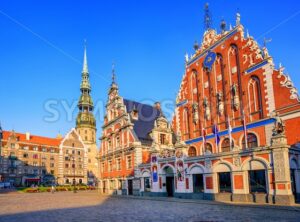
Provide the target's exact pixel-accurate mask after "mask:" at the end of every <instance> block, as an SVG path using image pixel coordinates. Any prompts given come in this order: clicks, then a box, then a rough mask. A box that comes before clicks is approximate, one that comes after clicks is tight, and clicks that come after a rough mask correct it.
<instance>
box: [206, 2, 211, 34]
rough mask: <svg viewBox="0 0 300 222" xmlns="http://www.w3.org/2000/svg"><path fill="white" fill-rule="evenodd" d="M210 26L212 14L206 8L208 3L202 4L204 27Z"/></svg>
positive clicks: (207, 28)
mask: <svg viewBox="0 0 300 222" xmlns="http://www.w3.org/2000/svg"><path fill="white" fill-rule="evenodd" d="M211 28H212V16H211V13H210V11H209V8H208V3H206V4H205V6H204V29H205V30H210V29H211Z"/></svg>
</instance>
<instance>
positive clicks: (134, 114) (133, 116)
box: [131, 109, 139, 120]
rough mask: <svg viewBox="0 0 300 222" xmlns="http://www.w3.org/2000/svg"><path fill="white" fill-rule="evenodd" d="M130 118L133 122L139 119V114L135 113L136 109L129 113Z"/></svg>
mask: <svg viewBox="0 0 300 222" xmlns="http://www.w3.org/2000/svg"><path fill="white" fill-rule="evenodd" d="M131 118H132V119H133V120H138V119H139V112H138V111H137V109H134V110H132V111H131Z"/></svg>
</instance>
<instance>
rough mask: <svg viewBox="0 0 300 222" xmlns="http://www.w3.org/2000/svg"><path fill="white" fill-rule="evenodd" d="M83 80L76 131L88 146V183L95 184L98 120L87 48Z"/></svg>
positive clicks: (84, 58) (82, 74)
mask: <svg viewBox="0 0 300 222" xmlns="http://www.w3.org/2000/svg"><path fill="white" fill-rule="evenodd" d="M81 76H82V80H81V84H80V91H81V95H80V97H79V100H78V109H79V113H78V116H77V119H76V130H77V132H78V133H79V135H80V137H81V139H82V140H83V142H84V144H85V145H86V146H87V152H88V153H87V157H88V159H87V168H88V174H89V175H88V180H89V181H88V182H90V183H93V182H95V178H96V175H97V169H98V166H97V159H96V157H97V154H98V150H97V144H96V120H95V117H94V114H93V110H94V103H93V100H92V97H91V95H90V93H91V84H90V81H89V71H88V65H87V56H86V46H85V47H84V56H83V68H82V73H81Z"/></svg>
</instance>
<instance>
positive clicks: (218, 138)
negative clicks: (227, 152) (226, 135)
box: [213, 124, 220, 151]
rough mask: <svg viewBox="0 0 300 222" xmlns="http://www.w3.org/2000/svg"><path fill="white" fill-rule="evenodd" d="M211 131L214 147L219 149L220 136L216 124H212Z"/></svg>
mask: <svg viewBox="0 0 300 222" xmlns="http://www.w3.org/2000/svg"><path fill="white" fill-rule="evenodd" d="M213 133H214V134H215V142H216V147H217V149H218V151H219V143H220V136H219V130H218V127H217V124H215V125H214V128H213Z"/></svg>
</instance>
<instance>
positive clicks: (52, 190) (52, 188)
mask: <svg viewBox="0 0 300 222" xmlns="http://www.w3.org/2000/svg"><path fill="white" fill-rule="evenodd" d="M54 191H55V188H54V186H53V185H52V186H51V193H52V194H54Z"/></svg>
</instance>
